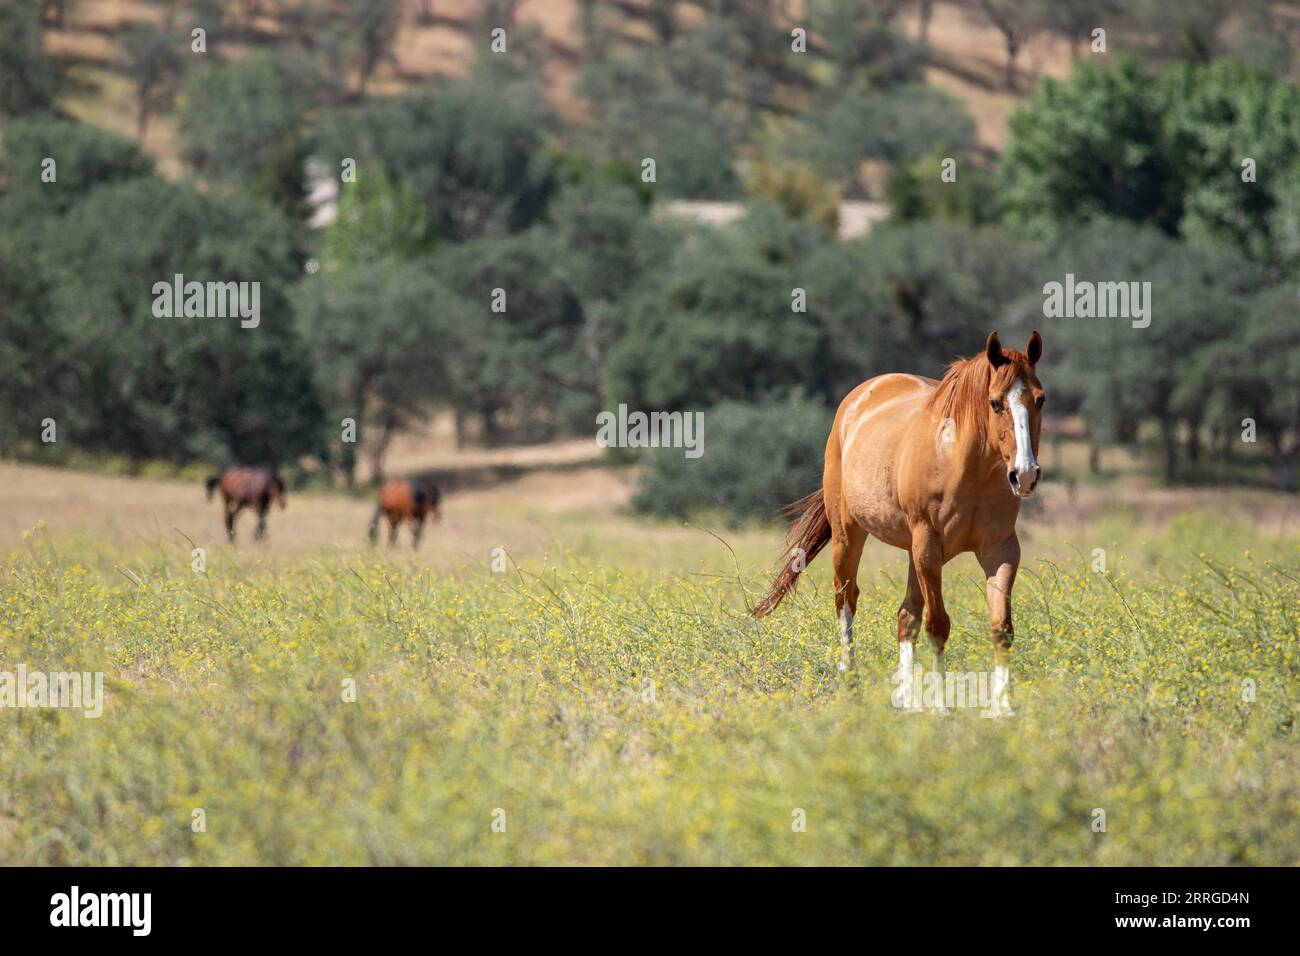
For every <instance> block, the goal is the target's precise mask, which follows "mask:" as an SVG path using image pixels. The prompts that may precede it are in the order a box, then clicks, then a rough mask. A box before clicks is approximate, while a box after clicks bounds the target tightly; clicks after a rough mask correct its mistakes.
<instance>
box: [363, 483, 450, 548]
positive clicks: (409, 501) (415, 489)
mask: <svg viewBox="0 0 1300 956" xmlns="http://www.w3.org/2000/svg"><path fill="white" fill-rule="evenodd" d="M441 501H442V495H440V494H439V493H438V489H437V488H436V487H434V486H433V485H430V484H425V483H424V482H422V481H417V480H415V479H414V478H399V479H394V480H393V481H390V482H388V484H386V485H384V487H382V488H380V489H379V504H377V505H375V516H374V517H373V518H371V519H370V543H371V544H374V543H375V542H376V541H378V540H379V521H380V519H381V518H387V519H388V545H389V547H392V546H394V545H396V544H397V526H398V525H399V524H401V523H402V521H409V522H410V523H411V539H412V540H411V546H412V547H414V548H418V547H419V546H420V533H421V532H422V531H424V519H425V516H427V515H432V516H433V520H434V521H439V520H441V519H442V511H441V510H440V508H439V504H440V503H441Z"/></svg>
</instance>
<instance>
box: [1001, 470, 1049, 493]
mask: <svg viewBox="0 0 1300 956" xmlns="http://www.w3.org/2000/svg"><path fill="white" fill-rule="evenodd" d="M1042 477H1043V469H1042V468H1040V467H1039V466H1038V465H1034V466H1033V467H1032V468H1026V469H1025V470H1023V471H1020V470H1017V469H1015V468H1008V469H1007V484H1009V485H1010V486H1011V493H1012V494H1014V495H1015V496H1016V497H1017V498H1028V497H1029V496H1030V495H1032V494H1033V493H1034V489H1035V488H1037V487H1038V482H1039V480H1040V479H1041V478H1042Z"/></svg>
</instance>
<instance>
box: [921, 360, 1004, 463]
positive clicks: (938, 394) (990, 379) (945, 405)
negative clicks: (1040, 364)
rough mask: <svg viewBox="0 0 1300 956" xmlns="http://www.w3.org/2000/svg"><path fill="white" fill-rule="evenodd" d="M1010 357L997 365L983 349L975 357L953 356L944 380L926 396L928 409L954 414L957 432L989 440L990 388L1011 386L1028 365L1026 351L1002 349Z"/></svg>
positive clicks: (952, 416)
mask: <svg viewBox="0 0 1300 956" xmlns="http://www.w3.org/2000/svg"><path fill="white" fill-rule="evenodd" d="M1002 354H1003V355H1004V356H1005V357H1006V359H1007V361H1006V362H1004V363H1003V364H1001V365H999V366H998V367H997V368H994V367H993V366H992V364H990V362H989V360H988V357H987V356H985V355H984V353H983V352H981V353H980V354H979V355H976V356H973V357H972V358H967V359H964V358H959V359H954V360H953V362H952V364H951V365H949V366H948V368H947V370H945V372H944V375H943V380H942V381H940V382H939V386H938V387H937V388H936V389H935V390H934V392H933V393H932V394H931V395H930V397H929V398H927V399H926V404H925V409H926V411H928V412H932V413H935V414H937V415H938V416H939V417H940V418H951V419H952V420H953V423H954V424H955V425H956V427H957V433H958V434H959V435H961V436H963V437H969V438H971V439H973V440H975V441H977V442H981V443H982V442H985V441H987V440H988V427H989V417H988V414H987V408H988V400H989V390H990V387H991V386H992V385H993V384H995V383H996V384H997V385H998V387H999V388H1001V389H1004V390H1005V389H1009V388H1010V387H1011V383H1012V382H1014V381H1015V379H1016V376H1017V375H1019V374H1020V373H1021V372H1023V371H1027V370H1028V369H1029V358H1028V357H1027V356H1026V355H1025V353H1024V352H1017V351H1016V350H1015V349H1003V350H1002Z"/></svg>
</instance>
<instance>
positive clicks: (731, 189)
mask: <svg viewBox="0 0 1300 956" xmlns="http://www.w3.org/2000/svg"><path fill="white" fill-rule="evenodd" d="M706 79H707V76H706V75H705V74H701V76H700V77H698V78H697V83H704V82H705V80H706ZM715 79H716V78H715ZM578 92H579V94H580V95H582V96H584V97H586V98H588V99H589V100H591V101H592V103H593V104H594V106H595V114H596V117H597V123H596V124H595V126H594V127H593V128H592V129H591V130H590V131H589V135H588V140H589V141H590V148H591V152H592V153H593V154H594V155H596V156H598V157H600V158H602V159H609V160H616V161H618V162H622V163H625V164H627V165H628V166H630V167H632V168H635V169H637V170H638V172H640V168H641V164H642V163H643V161H644V160H646V159H653V160H654V162H655V189H656V192H657V193H662V194H665V195H668V196H673V197H677V198H683V199H728V198H732V197H735V196H737V195H739V193H740V180H739V178H738V177H737V175H736V171H735V168H734V144H735V142H737V141H738V139H739V137H740V135H741V127H740V126H739V125H738V124H737V123H736V122H735V121H734V120H733V119H732V118H731V117H729V116H728V115H727V114H726V113H725V112H723V111H722V110H721V109H719V108H718V107H716V106H715V105H713V104H712V103H710V101H709V100H708V99H707V98H706V97H703V96H700V95H697V94H695V93H692V92H690V91H689V90H686V89H683V88H682V87H680V86H678V85H677V84H676V83H674V82H673V81H672V80H671V79H669V77H668V75H667V72H666V70H665V69H664V68H663V66H662V65H661V64H656V63H653V62H651V61H649V60H647V59H646V58H644V57H641V58H637V57H628V58H610V59H607V60H603V61H599V62H596V63H592V64H589V65H587V66H585V67H584V68H583V70H582V72H581V74H580V75H579V78H578Z"/></svg>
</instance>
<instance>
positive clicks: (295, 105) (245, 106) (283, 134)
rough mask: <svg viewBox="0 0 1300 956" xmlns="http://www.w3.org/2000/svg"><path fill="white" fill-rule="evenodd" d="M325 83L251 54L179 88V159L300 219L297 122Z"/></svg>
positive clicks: (310, 71)
mask: <svg viewBox="0 0 1300 956" xmlns="http://www.w3.org/2000/svg"><path fill="white" fill-rule="evenodd" d="M328 90H329V83H328V81H327V80H326V79H325V78H324V77H322V76H321V75H320V73H319V72H318V71H317V70H316V69H314V68H313V67H312V66H310V65H309V64H308V62H307V61H305V60H303V59H301V58H294V57H288V56H277V55H273V54H265V53H263V54H255V55H253V56H251V57H248V58H247V59H244V60H240V61H237V62H234V63H225V64H221V65H217V66H209V67H206V68H203V69H200V70H198V71H196V72H194V73H192V74H191V75H190V76H189V78H188V79H187V80H186V82H185V87H184V97H183V106H182V108H181V112H180V132H181V139H182V153H183V155H184V157H185V159H186V160H187V161H188V162H189V163H190V164H191V165H192V166H193V167H194V169H195V170H196V171H197V172H198V173H199V174H200V175H202V176H203V177H204V178H205V179H207V180H208V181H209V182H212V183H220V184H224V185H231V186H238V187H241V188H243V189H247V190H250V191H251V192H253V193H254V194H255V195H257V196H259V198H263V199H266V200H268V201H269V202H271V203H272V205H275V206H277V207H278V208H280V210H281V211H283V212H284V213H285V214H286V215H288V216H289V217H290V218H291V219H295V220H296V219H300V218H301V217H302V216H303V215H304V213H305V209H304V200H305V193H306V185H305V182H304V178H303V163H304V159H305V147H304V143H303V133H302V128H303V122H304V116H305V114H306V112H307V110H308V109H309V108H311V107H312V106H313V105H314V104H315V103H317V102H320V101H321V100H322V99H323V98H324V97H325V96H326V95H328Z"/></svg>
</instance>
